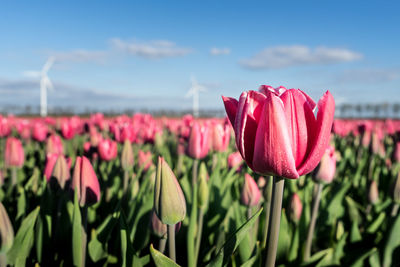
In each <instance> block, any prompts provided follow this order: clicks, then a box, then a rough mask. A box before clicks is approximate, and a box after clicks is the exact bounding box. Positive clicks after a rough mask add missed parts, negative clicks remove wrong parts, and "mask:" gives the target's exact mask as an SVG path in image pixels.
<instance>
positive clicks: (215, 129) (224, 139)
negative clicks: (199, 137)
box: [211, 122, 231, 152]
mask: <svg viewBox="0 0 400 267" xmlns="http://www.w3.org/2000/svg"><path fill="white" fill-rule="evenodd" d="M230 127H231V126H230V125H229V124H223V125H222V124H221V123H217V122H216V123H214V125H213V126H212V128H211V129H212V130H211V131H212V132H211V144H212V149H213V150H214V151H219V152H224V151H226V149H227V148H228V145H229V140H230V137H231V128H230Z"/></svg>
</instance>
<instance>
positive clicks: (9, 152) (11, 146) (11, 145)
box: [4, 137, 25, 168]
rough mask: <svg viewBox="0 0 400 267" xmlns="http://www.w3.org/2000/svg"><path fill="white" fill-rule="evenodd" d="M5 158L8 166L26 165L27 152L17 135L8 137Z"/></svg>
mask: <svg viewBox="0 0 400 267" xmlns="http://www.w3.org/2000/svg"><path fill="white" fill-rule="evenodd" d="M4 160H5V165H6V166H7V167H18V168H21V167H22V166H23V165H24V161H25V154H24V149H23V147H22V144H21V141H20V140H18V139H17V138H15V137H9V138H7V141H6V149H5V151H4Z"/></svg>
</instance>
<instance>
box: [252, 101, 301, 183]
mask: <svg viewBox="0 0 400 267" xmlns="http://www.w3.org/2000/svg"><path fill="white" fill-rule="evenodd" d="M253 169H254V170H255V171H256V172H258V173H260V174H271V175H278V176H282V177H286V178H293V179H296V178H298V177H299V175H298V173H297V171H296V165H295V161H294V158H293V152H292V147H291V144H290V135H289V129H288V124H287V122H286V116H285V110H284V106H283V103H282V101H281V99H280V98H279V97H278V96H276V95H275V94H273V93H268V96H267V99H266V100H265V104H264V108H263V110H262V116H261V118H260V119H259V124H258V128H257V133H256V138H255V144H254V158H253Z"/></svg>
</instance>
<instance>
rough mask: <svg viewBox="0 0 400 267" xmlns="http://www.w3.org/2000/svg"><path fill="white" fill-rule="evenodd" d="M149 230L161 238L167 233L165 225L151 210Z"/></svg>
mask: <svg viewBox="0 0 400 267" xmlns="http://www.w3.org/2000/svg"><path fill="white" fill-rule="evenodd" d="M151 230H152V231H153V233H154V234H155V235H156V236H158V237H159V238H163V237H165V235H166V234H167V225H166V224H163V223H162V222H161V221H160V219H158V217H157V214H156V212H155V211H152V212H151Z"/></svg>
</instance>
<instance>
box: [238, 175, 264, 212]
mask: <svg viewBox="0 0 400 267" xmlns="http://www.w3.org/2000/svg"><path fill="white" fill-rule="evenodd" d="M244 178H245V179H244V185H243V189H242V194H241V200H242V203H243V204H244V205H246V206H248V207H250V206H257V205H258V203H259V202H260V197H261V192H260V189H258V186H257V183H256V182H255V181H254V179H253V177H251V176H250V174H248V173H246V174H245V175H244Z"/></svg>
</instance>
